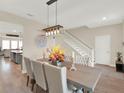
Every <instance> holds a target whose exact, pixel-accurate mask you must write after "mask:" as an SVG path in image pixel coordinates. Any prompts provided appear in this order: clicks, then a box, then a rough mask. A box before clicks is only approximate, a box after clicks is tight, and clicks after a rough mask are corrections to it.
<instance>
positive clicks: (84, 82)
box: [37, 59, 102, 93]
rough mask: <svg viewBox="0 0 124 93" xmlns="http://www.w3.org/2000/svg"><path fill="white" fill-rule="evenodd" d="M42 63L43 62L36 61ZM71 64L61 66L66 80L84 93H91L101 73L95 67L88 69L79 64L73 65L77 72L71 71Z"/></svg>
mask: <svg viewBox="0 0 124 93" xmlns="http://www.w3.org/2000/svg"><path fill="white" fill-rule="evenodd" d="M37 61H39V62H43V60H39V59H38V60H37ZM71 64H72V63H71V62H64V63H63V66H66V68H67V80H68V82H69V83H71V84H73V85H74V86H75V87H77V88H79V89H80V88H83V89H84V90H85V91H84V93H93V92H94V89H95V87H96V85H97V83H98V81H99V79H100V76H101V74H102V73H101V71H100V69H98V68H95V67H88V66H84V65H80V64H75V67H76V68H77V70H75V71H71V70H70V68H71Z"/></svg>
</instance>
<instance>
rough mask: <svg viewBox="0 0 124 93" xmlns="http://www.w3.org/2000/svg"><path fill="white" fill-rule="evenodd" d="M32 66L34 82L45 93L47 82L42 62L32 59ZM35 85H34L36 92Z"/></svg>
mask: <svg viewBox="0 0 124 93" xmlns="http://www.w3.org/2000/svg"><path fill="white" fill-rule="evenodd" d="M32 66H33V72H34V76H35V80H36V84H37V85H38V86H39V87H41V88H42V89H43V90H44V92H46V93H47V92H48V91H47V90H48V88H47V84H46V78H45V72H44V68H43V63H41V62H36V61H32ZM38 86H37V87H38ZM37 87H36V93H37Z"/></svg>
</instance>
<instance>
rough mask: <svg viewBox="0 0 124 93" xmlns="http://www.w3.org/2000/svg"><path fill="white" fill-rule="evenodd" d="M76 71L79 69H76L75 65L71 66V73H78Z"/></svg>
mask: <svg viewBox="0 0 124 93" xmlns="http://www.w3.org/2000/svg"><path fill="white" fill-rule="evenodd" d="M76 70H77V68H76V67H75V64H74V63H73V64H72V65H71V68H70V71H76Z"/></svg>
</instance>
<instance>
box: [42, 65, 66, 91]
mask: <svg viewBox="0 0 124 93" xmlns="http://www.w3.org/2000/svg"><path fill="white" fill-rule="evenodd" d="M44 68H45V75H46V79H47V84H48V89H49V93H67V78H66V67H62V68H60V67H56V66H53V65H50V64H44Z"/></svg>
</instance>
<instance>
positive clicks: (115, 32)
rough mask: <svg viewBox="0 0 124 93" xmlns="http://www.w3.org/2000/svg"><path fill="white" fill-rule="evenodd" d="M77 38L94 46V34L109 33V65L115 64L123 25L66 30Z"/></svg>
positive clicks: (120, 46) (120, 47)
mask: <svg viewBox="0 0 124 93" xmlns="http://www.w3.org/2000/svg"><path fill="white" fill-rule="evenodd" d="M68 31H69V32H70V33H72V34H73V35H75V36H76V37H77V38H79V39H80V40H82V41H83V42H85V43H86V44H88V45H89V46H90V47H92V48H95V45H94V44H95V36H102V35H110V36H111V38H112V42H111V65H114V64H115V60H116V53H117V52H118V51H121V52H122V40H123V25H122V24H116V25H110V26H104V27H97V28H91V29H88V28H81V27H80V28H75V29H70V30H68Z"/></svg>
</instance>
